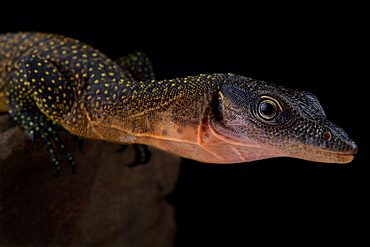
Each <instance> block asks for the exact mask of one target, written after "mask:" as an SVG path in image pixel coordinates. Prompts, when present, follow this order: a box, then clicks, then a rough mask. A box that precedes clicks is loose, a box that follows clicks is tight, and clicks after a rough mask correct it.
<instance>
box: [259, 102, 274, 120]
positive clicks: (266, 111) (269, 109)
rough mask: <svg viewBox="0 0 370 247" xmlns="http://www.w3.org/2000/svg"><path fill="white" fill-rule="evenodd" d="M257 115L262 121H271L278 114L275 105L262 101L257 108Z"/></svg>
mask: <svg viewBox="0 0 370 247" xmlns="http://www.w3.org/2000/svg"><path fill="white" fill-rule="evenodd" d="M258 111H259V115H260V117H261V118H262V119H264V120H271V119H273V118H274V117H276V115H277V113H278V109H277V105H276V103H275V102H274V101H272V100H264V101H262V102H261V103H260V104H259V107H258Z"/></svg>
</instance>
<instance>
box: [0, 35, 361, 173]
mask: <svg viewBox="0 0 370 247" xmlns="http://www.w3.org/2000/svg"><path fill="white" fill-rule="evenodd" d="M5 95H7V97H5ZM0 110H2V111H6V110H8V111H9V113H10V114H11V116H12V117H13V119H14V121H15V122H16V123H17V124H18V125H19V126H20V127H22V128H23V129H25V130H26V131H27V132H28V133H29V134H30V135H31V136H32V135H33V133H34V132H40V134H41V136H42V138H43V139H44V140H45V141H46V144H47V146H48V150H49V152H50V154H51V156H52V159H53V162H54V164H55V162H58V161H57V159H56V157H55V155H54V156H53V150H52V146H51V140H54V141H55V142H56V143H57V145H58V146H59V147H61V148H62V150H64V151H65V153H66V156H67V158H68V159H70V160H71V163H73V161H72V157H71V156H70V154H69V153H68V151H66V150H65V147H64V146H63V144H61V142H60V140H59V139H58V138H57V136H56V132H55V131H54V126H55V124H58V125H60V126H62V127H64V128H65V129H66V130H67V131H69V132H70V133H71V134H73V135H77V136H81V137H85V138H93V139H102V140H107V141H111V142H117V143H139V144H146V145H150V146H154V147H157V148H160V149H163V150H166V151H168V152H171V153H174V154H177V155H179V156H182V157H186V158H190V159H194V160H198V161H203V162H209V163H238V162H245V161H252V160H259V159H264V158H270V157H282V156H288V157H296V158H301V159H306V160H311V161H318V162H333V163H348V162H350V161H351V160H352V159H353V156H352V154H354V153H356V151H357V146H356V144H355V143H354V142H353V141H352V140H351V139H350V138H349V137H348V135H347V134H346V133H345V132H344V131H343V130H342V129H341V128H339V127H338V126H337V125H335V124H334V123H332V122H330V121H329V120H328V119H327V118H326V115H325V113H324V111H323V109H322V107H321V105H320V103H319V102H318V100H317V99H316V97H315V96H314V95H313V94H311V93H308V92H300V91H297V90H290V89H285V88H283V87H280V86H276V85H274V84H270V83H266V82H263V81H259V80H254V79H251V78H246V77H243V76H239V75H234V74H210V75H198V76H191V77H187V78H178V79H173V80H163V81H155V80H154V74H153V73H152V68H151V64H150V61H149V60H148V59H147V58H146V57H145V56H144V55H143V54H141V53H138V54H136V55H130V56H127V57H124V58H122V59H120V60H119V61H118V62H117V63H116V62H113V61H112V60H110V59H109V58H107V57H106V56H105V55H103V54H102V53H100V52H99V51H97V50H95V49H93V48H92V47H90V46H88V45H86V44H84V43H82V42H80V41H77V40H74V39H71V38H65V37H63V36H58V35H52V34H41V33H16V34H6V35H1V36H0ZM55 165H56V167H57V169H59V165H58V163H57V164H55Z"/></svg>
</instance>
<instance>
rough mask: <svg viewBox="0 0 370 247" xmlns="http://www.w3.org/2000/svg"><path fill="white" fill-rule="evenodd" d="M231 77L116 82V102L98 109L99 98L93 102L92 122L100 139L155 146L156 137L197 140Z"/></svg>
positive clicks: (114, 85)
mask: <svg viewBox="0 0 370 247" xmlns="http://www.w3.org/2000/svg"><path fill="white" fill-rule="evenodd" d="M229 76H230V75H225V74H211V75H199V76H191V77H186V78H177V79H173V80H163V81H149V82H131V81H127V80H126V81H124V82H123V83H122V84H112V85H110V88H109V89H108V91H110V92H112V93H110V97H112V98H113V97H114V98H115V99H114V101H112V102H108V101H105V102H104V103H103V104H101V105H100V102H99V103H98V104H99V107H100V108H101V110H98V111H97V110H96V109H95V110H94V109H93V108H95V106H96V104H97V101H95V102H94V101H90V102H89V104H90V108H91V109H92V110H91V111H90V112H91V113H93V115H92V116H91V125H92V127H93V130H94V132H95V133H96V134H97V136H99V139H105V140H110V141H112V140H114V141H115V142H120V143H132V142H136V143H138V142H139V143H143V144H148V145H153V144H152V142H153V140H154V139H158V140H159V139H160V140H173V141H177V142H191V143H197V133H198V128H199V125H200V123H201V121H202V119H203V117H204V112H205V111H206V108H207V107H208V106H209V102H210V101H211V100H212V98H213V97H214V95H215V94H217V91H218V89H219V88H220V86H221V84H222V83H224V81H225V78H227V77H229ZM184 120H185V121H184ZM154 146H156V145H154Z"/></svg>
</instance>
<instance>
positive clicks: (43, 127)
mask: <svg viewBox="0 0 370 247" xmlns="http://www.w3.org/2000/svg"><path fill="white" fill-rule="evenodd" d="M11 115H12V117H13V120H14V121H15V122H16V124H17V125H18V126H20V127H21V128H22V129H23V130H25V131H26V132H27V133H28V135H29V136H30V138H31V140H32V142H33V140H34V134H35V133H38V134H40V136H41V138H42V139H43V140H44V142H45V146H46V149H47V151H48V153H49V155H50V158H51V162H52V164H53V166H54V167H55V170H56V174H55V177H58V176H59V173H60V169H61V167H60V162H59V160H58V158H57V156H56V153H55V149H54V145H53V142H54V144H55V146H56V147H58V148H59V149H60V150H61V151H62V152H63V154H64V156H65V157H66V159H67V160H68V162H69V163H70V164H71V166H72V173H75V172H76V165H75V161H74V159H73V156H72V154H71V153H70V152H69V151H68V150H67V148H66V147H65V145H64V144H63V142H62V141H61V140H60V138H59V137H58V135H57V132H56V131H55V128H56V123H55V122H54V121H52V120H50V119H48V118H47V117H45V116H43V114H42V113H37V112H36V113H29V112H22V113H20V112H18V113H16V114H15V113H13V112H12V113H11Z"/></svg>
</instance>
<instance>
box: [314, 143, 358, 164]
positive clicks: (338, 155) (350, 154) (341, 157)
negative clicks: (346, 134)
mask: <svg viewBox="0 0 370 247" xmlns="http://www.w3.org/2000/svg"><path fill="white" fill-rule="evenodd" d="M318 152H319V153H321V154H322V158H323V161H322V162H335V163H349V162H351V161H352V160H353V159H354V154H356V153H357V146H354V147H352V148H351V149H350V150H348V151H346V152H335V151H328V150H318ZM325 160H326V161H325Z"/></svg>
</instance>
